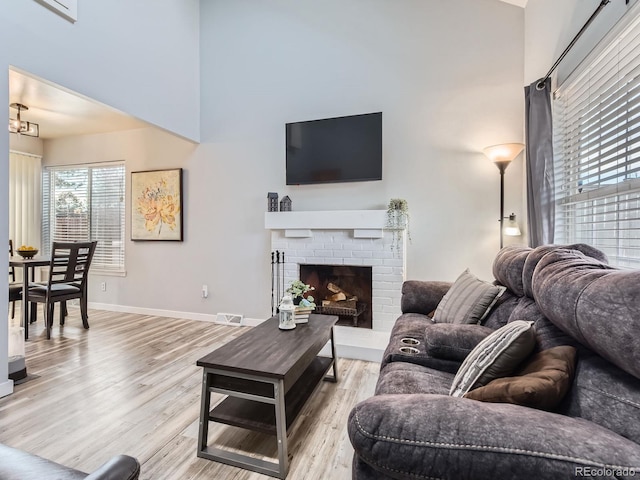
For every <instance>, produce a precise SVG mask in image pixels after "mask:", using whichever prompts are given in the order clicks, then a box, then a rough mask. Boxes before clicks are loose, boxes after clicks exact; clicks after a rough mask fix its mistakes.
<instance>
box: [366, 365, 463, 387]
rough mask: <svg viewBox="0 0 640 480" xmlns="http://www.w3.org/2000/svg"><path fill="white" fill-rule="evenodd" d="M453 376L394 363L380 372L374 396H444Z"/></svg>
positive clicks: (429, 369)
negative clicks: (414, 394)
mask: <svg viewBox="0 0 640 480" xmlns="http://www.w3.org/2000/svg"><path fill="white" fill-rule="evenodd" d="M451 380H453V374H452V373H447V372H442V371H440V370H435V369H433V368H428V367H423V366H421V365H416V364H414V363H405V362H394V363H390V364H389V365H387V366H386V367H384V368H383V369H382V370H381V371H380V376H379V377H378V383H377V384H376V393H375V394H376V395H386V394H405V393H437V394H440V395H446V394H447V392H448V391H449V386H450V385H451Z"/></svg>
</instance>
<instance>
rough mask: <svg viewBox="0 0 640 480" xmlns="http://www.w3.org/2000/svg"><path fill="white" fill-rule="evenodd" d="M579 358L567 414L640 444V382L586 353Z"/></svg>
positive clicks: (567, 400) (565, 406)
mask: <svg viewBox="0 0 640 480" xmlns="http://www.w3.org/2000/svg"><path fill="white" fill-rule="evenodd" d="M578 356H579V358H580V361H579V362H578V364H577V366H576V375H575V380H574V382H573V386H572V387H571V390H569V393H568V394H567V396H566V398H565V401H564V402H563V413H565V414H566V415H570V416H572V417H582V418H584V419H585V420H589V421H591V422H594V423H597V424H598V425H602V426H603V427H605V428H608V429H610V430H612V431H614V432H616V433H617V434H619V435H622V436H623V437H626V438H628V439H630V440H633V441H634V442H636V443H638V444H640V380H638V379H637V378H635V377H634V376H632V375H630V374H628V373H625V372H623V371H622V370H620V369H619V368H617V367H616V366H614V365H613V364H611V363H610V362H608V361H606V360H605V359H604V358H602V357H600V356H598V355H596V354H594V353H593V352H589V351H588V350H586V349H583V350H581V351H579V353H578Z"/></svg>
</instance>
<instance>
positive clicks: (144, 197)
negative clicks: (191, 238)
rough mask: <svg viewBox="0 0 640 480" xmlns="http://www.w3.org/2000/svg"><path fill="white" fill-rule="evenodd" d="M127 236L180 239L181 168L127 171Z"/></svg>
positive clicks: (150, 239)
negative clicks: (129, 208) (129, 214)
mask: <svg viewBox="0 0 640 480" xmlns="http://www.w3.org/2000/svg"><path fill="white" fill-rule="evenodd" d="M130 213H131V240H133V241H170V242H171V241H173V242H181V241H182V236H183V218H182V168H174V169H169V170H146V171H141V172H131V212H130Z"/></svg>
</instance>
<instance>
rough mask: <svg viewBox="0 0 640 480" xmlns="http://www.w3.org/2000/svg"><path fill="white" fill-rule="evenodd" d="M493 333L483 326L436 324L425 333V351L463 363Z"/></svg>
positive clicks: (430, 326) (428, 327) (433, 355)
mask: <svg viewBox="0 0 640 480" xmlns="http://www.w3.org/2000/svg"><path fill="white" fill-rule="evenodd" d="M491 333H493V330H492V329H490V328H488V327H484V326H482V325H466V324H464V325H459V324H456V323H434V324H433V325H428V326H427V327H426V328H425V331H424V341H425V351H426V353H427V355H431V356H432V357H436V358H445V359H448V360H457V361H459V362H462V361H463V360H464V359H465V358H466V357H467V355H469V353H471V351H472V350H473V349H474V348H475V347H476V345H478V343H480V341H481V340H483V339H484V338H486V337H487V336H489V335H490V334H491Z"/></svg>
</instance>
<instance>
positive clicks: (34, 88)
mask: <svg viewBox="0 0 640 480" xmlns="http://www.w3.org/2000/svg"><path fill="white" fill-rule="evenodd" d="M500 1H502V2H505V3H509V4H512V5H516V6H519V7H523V8H524V7H525V6H526V5H527V1H528V0H500ZM9 103H21V104H23V105H26V106H27V107H29V110H28V111H27V112H22V113H21V116H22V120H27V121H29V122H34V123H37V124H38V125H39V126H40V138H42V139H51V138H59V137H66V136H73V135H87V134H92V133H106V132H114V131H118V130H129V129H133V128H142V127H147V126H149V125H148V124H147V123H145V122H143V121H141V120H138V119H136V118H134V117H132V116H130V115H127V114H125V113H123V112H121V111H119V110H116V109H114V108H111V107H109V106H107V105H104V104H102V103H99V102H96V101H94V100H91V99H89V98H86V97H83V96H82V95H79V94H77V93H75V92H72V91H70V90H67V89H65V88H63V87H60V86H58V85H55V84H53V83H51V82H47V81H44V80H42V79H39V78H36V77H34V76H31V75H28V74H25V73H22V72H20V71H17V70H13V69H10V70H9ZM8 112H9V118H16V113H17V111H16V110H15V109H13V108H9V109H8Z"/></svg>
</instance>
